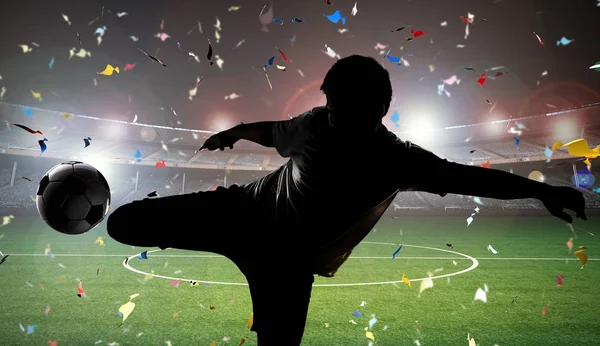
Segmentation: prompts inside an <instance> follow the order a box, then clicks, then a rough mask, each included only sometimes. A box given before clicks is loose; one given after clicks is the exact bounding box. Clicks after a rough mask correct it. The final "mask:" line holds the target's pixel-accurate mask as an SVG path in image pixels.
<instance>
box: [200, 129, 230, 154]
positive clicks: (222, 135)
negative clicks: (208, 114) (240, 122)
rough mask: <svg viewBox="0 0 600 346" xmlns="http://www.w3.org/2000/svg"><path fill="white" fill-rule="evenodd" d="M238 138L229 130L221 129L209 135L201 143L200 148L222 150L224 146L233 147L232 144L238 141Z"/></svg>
mask: <svg viewBox="0 0 600 346" xmlns="http://www.w3.org/2000/svg"><path fill="white" fill-rule="evenodd" d="M239 140H240V138H239V137H236V136H233V135H232V134H231V133H230V132H229V130H226V131H222V132H219V133H216V134H214V135H212V136H210V137H209V138H208V139H207V140H206V142H204V144H203V145H202V147H201V148H200V150H202V149H208V150H210V151H213V150H217V149H219V150H224V149H225V148H229V149H233V145H234V144H235V143H236V142H237V141H239Z"/></svg>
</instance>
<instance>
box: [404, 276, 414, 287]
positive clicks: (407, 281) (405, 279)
mask: <svg viewBox="0 0 600 346" xmlns="http://www.w3.org/2000/svg"><path fill="white" fill-rule="evenodd" d="M402 281H403V282H404V283H405V284H407V285H408V287H412V286H411V283H410V280H409V279H407V278H406V274H404V273H402Z"/></svg>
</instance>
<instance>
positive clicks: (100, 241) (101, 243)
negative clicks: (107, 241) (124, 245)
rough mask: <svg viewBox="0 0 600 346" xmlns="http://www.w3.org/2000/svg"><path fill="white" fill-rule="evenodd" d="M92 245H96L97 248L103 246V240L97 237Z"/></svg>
mask: <svg viewBox="0 0 600 346" xmlns="http://www.w3.org/2000/svg"><path fill="white" fill-rule="evenodd" d="M94 243H95V244H98V245H99V246H104V240H102V237H98V238H97V239H96V241H95V242H94Z"/></svg>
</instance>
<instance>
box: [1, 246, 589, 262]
mask: <svg viewBox="0 0 600 346" xmlns="http://www.w3.org/2000/svg"><path fill="white" fill-rule="evenodd" d="M405 246H408V245H405ZM148 252H150V251H148ZM9 255H11V256H35V257H47V255H44V254H37V253H11V254H9ZM53 255H54V256H56V257H121V258H122V257H130V256H131V255H126V254H123V255H107V254H53ZM138 255H139V254H138ZM136 256H137V255H136ZM152 257H153V258H162V257H164V258H169V257H174V258H226V257H225V256H221V255H152ZM475 258H477V257H475ZM349 259H387V260H391V259H392V257H391V256H350V258H349ZM401 259H417V260H459V259H465V257H414V256H406V257H401V256H397V257H396V259H394V261H396V260H401ZM477 260H511V261H568V260H576V261H578V260H579V259H577V258H576V257H568V258H567V257H564V258H559V257H556V258H554V257H537V258H531V257H506V258H504V257H480V258H477ZM588 261H600V258H588Z"/></svg>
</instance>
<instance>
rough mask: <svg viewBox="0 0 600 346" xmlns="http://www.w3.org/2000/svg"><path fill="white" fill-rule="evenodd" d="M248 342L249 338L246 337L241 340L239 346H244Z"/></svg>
mask: <svg viewBox="0 0 600 346" xmlns="http://www.w3.org/2000/svg"><path fill="white" fill-rule="evenodd" d="M246 340H248V337H247V336H244V337H243V338H242V339H241V340H240V345H239V346H241V345H243V344H244V343H245V342H246Z"/></svg>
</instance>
